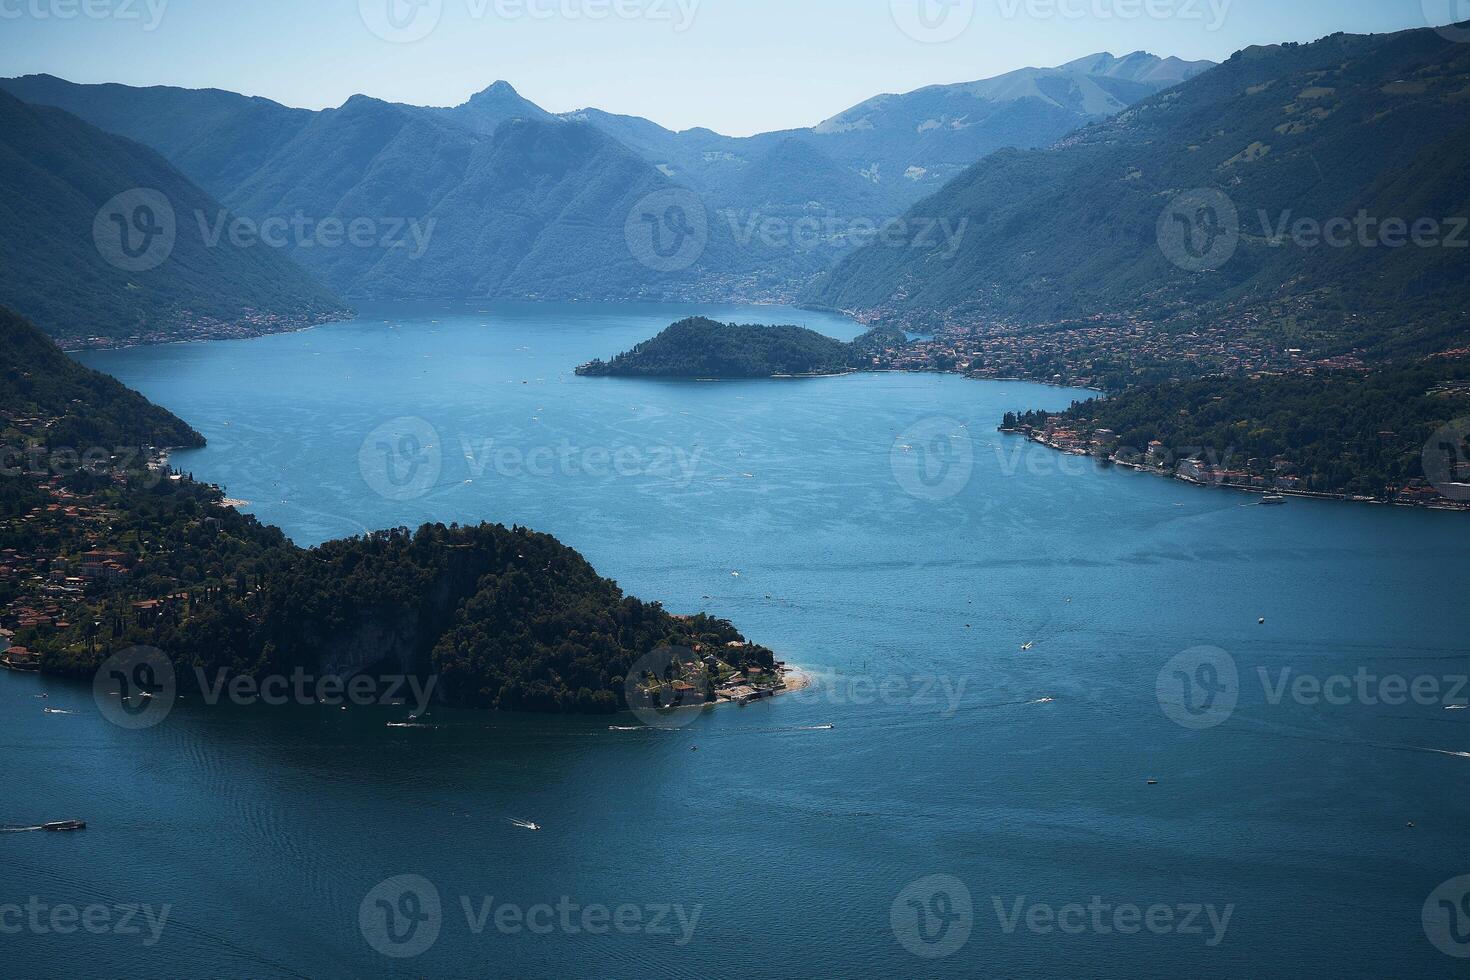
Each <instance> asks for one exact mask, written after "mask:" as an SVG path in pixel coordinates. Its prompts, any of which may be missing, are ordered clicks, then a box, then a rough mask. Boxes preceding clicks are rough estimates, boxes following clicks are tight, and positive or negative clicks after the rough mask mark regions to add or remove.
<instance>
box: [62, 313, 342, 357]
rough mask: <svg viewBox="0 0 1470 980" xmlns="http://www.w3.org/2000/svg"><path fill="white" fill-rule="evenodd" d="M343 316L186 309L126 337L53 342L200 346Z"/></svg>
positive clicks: (81, 346)
mask: <svg viewBox="0 0 1470 980" xmlns="http://www.w3.org/2000/svg"><path fill="white" fill-rule="evenodd" d="M343 315H344V314H342V313H331V314H321V315H316V314H298V315H285V314H280V313H261V312H258V311H255V310H245V311H243V312H241V313H240V315H239V316H235V317H231V318H230V319H228V320H221V319H218V318H216V317H212V316H206V315H203V314H196V313H192V312H190V311H188V310H185V311H183V312H182V313H180V314H179V317H178V319H177V320H176V321H175V322H173V323H170V324H168V325H165V326H159V327H156V328H154V329H152V330H146V331H142V332H140V333H136V334H132V335H130V336H127V337H63V338H58V339H57V341H56V343H57V345H58V346H59V347H61V349H62V350H65V351H79V350H113V349H117V348H121V347H141V346H144V345H147V344H178V343H186V344H187V343H201V342H203V341H206V340H252V339H254V338H256V337H264V336H267V335H268V334H276V333H291V332H293V331H296V330H305V329H307V328H308V327H314V326H319V325H320V324H323V323H329V322H331V321H333V320H337V319H341V317H342V316H343Z"/></svg>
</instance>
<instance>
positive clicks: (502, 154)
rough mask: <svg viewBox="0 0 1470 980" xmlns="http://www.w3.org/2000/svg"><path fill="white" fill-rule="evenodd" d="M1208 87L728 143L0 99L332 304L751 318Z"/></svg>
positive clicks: (993, 103)
mask: <svg viewBox="0 0 1470 980" xmlns="http://www.w3.org/2000/svg"><path fill="white" fill-rule="evenodd" d="M1208 67H1209V65H1208V63H1185V62H1181V61H1178V60H1177V59H1160V58H1156V57H1154V56H1152V55H1147V54H1143V53H1138V54H1134V55H1129V56H1128V57H1126V58H1121V59H1120V58H1114V57H1112V56H1111V55H1096V56H1092V57H1090V58H1085V59H1081V60H1079V61H1077V62H1073V63H1071V64H1068V65H1064V66H1062V67H1060V68H1050V69H1026V70H1023V71H1020V72H1013V73H1011V74H1009V75H1005V76H1001V77H1000V78H996V79H990V80H988V81H984V82H976V83H969V84H965V85H951V86H933V87H930V88H926V89H921V90H920V91H918V92H914V93H910V94H908V95H894V96H880V97H878V98H876V99H873V100H870V101H869V102H866V103H864V104H863V105H861V106H857V107H855V108H853V109H852V110H849V111H848V112H846V113H843V114H841V115H839V116H836V117H834V118H833V119H831V120H828V121H826V122H824V123H822V124H820V125H818V126H815V127H812V128H810V129H805V130H792V131H787V132H780V133H769V134H764V135H761V136H756V137H750V138H743V139H736V138H731V137H725V136H721V135H719V134H716V133H713V132H710V131H708V130H700V129H695V130H689V131H686V132H683V133H674V132H671V131H669V130H666V129H663V128H662V127H659V126H657V125H655V124H654V123H651V122H649V121H648V120H644V119H639V118H635V117H628V116H618V115H613V114H610V113H606V112H602V111H598V110H586V111H583V112H576V113H568V114H564V115H561V116H557V115H553V114H551V113H548V112H546V111H544V110H542V109H541V108H539V107H538V106H535V105H534V104H533V103H531V102H529V101H527V100H526V99H524V98H522V97H521V96H520V95H519V94H517V93H516V91H515V90H514V89H513V88H512V87H511V86H510V85H509V84H507V83H504V82H497V83H496V84H494V85H492V86H490V87H489V88H487V89H486V90H485V91H483V92H481V93H479V94H478V95H476V96H474V97H473V98H471V99H470V100H469V101H468V102H466V103H464V104H463V105H460V106H456V107H451V108H429V107H415V106H405V105H397V104H392V103H387V102H382V101H380V100H376V99H371V98H368V97H365V96H357V97H354V98H352V99H350V100H349V101H348V102H347V103H345V104H344V105H343V106H341V107H339V108H337V109H331V110H324V111H320V112H317V111H309V110H302V109H292V108H288V107H286V106H282V105H279V104H277V103H274V102H271V101H269V100H266V99H260V98H251V97H247V96H243V95H237V94H235V93H230V92H223V91H218V90H186V89H178V88H168V87H154V88H132V87H129V86H123V85H77V84H73V83H70V82H66V81H63V80H61V79H57V78H54V77H51V76H46V75H33V76H27V77H24V78H18V79H9V80H5V81H0V88H4V89H6V90H8V91H9V92H11V93H12V94H13V95H15V96H17V97H19V98H21V99H23V100H26V101H28V102H32V103H37V104H42V105H48V106H55V107H57V108H60V109H64V110H66V111H68V112H72V113H75V114H76V115H77V116H79V117H81V118H82V119H84V120H86V121H87V122H90V123H92V124H93V125H95V126H97V127H99V128H101V129H104V130H107V131H109V132H113V133H117V134H119V135H121V136H125V137H127V138H129V139H133V140H137V141H138V142H141V143H143V144H145V145H147V146H149V147H151V148H152V149H154V150H157V151H158V152H159V153H161V154H162V155H163V156H165V157H167V158H168V160H169V161H171V162H172V163H173V164H174V165H175V166H176V167H177V168H178V169H179V170H180V171H182V173H183V174H184V175H185V176H186V177H187V178H188V179H190V180H192V181H194V182H195V183H197V184H198V185H199V186H200V187H202V188H204V189H205V190H206V191H208V192H209V193H210V194H212V195H214V196H215V197H216V198H218V200H219V201H220V202H221V204H222V205H223V206H224V207H226V208H228V209H229V210H230V212H231V213H233V214H236V215H240V216H243V217H245V218H248V219H250V220H251V221H253V222H256V223H264V222H267V221H269V220H270V219H276V220H277V221H288V222H293V221H294V222H297V225H295V226H294V227H293V230H292V231H291V233H290V234H288V235H286V236H284V240H283V241H282V242H281V244H282V245H283V249H282V251H284V252H285V254H287V255H289V256H290V257H292V258H293V259H295V260H296V262H298V263H300V264H301V265H302V266H303V267H305V268H306V269H307V270H308V271H309V272H310V273H312V274H313V275H314V276H315V277H317V278H318V279H319V280H320V281H321V282H322V283H323V284H325V285H326V286H328V287H330V288H331V289H332V290H335V291H336V292H337V293H338V294H339V295H342V296H345V297H347V298H349V299H406V298H419V299H447V298H468V297H474V298H517V299H560V300H565V299H599V300H613V299H629V298H641V299H735V300H771V299H790V298H792V297H794V296H795V295H796V294H797V293H798V292H800V291H801V290H802V289H804V288H806V287H807V286H808V285H809V284H810V283H811V282H812V281H813V280H814V279H816V278H817V277H818V276H820V275H822V274H824V273H825V272H826V271H828V270H829V269H830V268H832V266H833V265H835V263H836V262H837V261H838V260H839V259H840V258H841V257H842V256H843V255H844V254H846V253H847V252H848V251H850V250H851V249H852V248H853V247H855V246H857V245H859V244H861V242H862V241H863V240H864V238H863V235H864V234H870V233H871V229H873V228H875V227H876V226H878V225H880V224H881V223H882V222H884V221H885V220H887V219H889V218H891V217H892V216H894V215H896V214H898V213H899V212H901V211H902V210H903V209H904V208H905V207H907V206H909V205H911V204H912V203H914V202H915V201H918V200H919V199H921V198H922V197H924V196H925V195H926V194H928V193H930V192H932V191H934V190H935V189H937V188H939V187H940V186H942V184H943V182H944V181H945V180H946V179H947V178H948V177H949V176H951V175H953V174H955V173H958V172H959V171H960V170H961V169H962V168H963V167H965V166H967V165H969V164H970V163H973V162H974V161H975V160H976V159H979V158H980V157H982V156H984V155H985V154H987V153H989V152H992V151H993V150H995V149H996V148H998V147H1002V146H1020V147H1033V146H1040V145H1046V144H1049V143H1051V142H1052V141H1054V140H1055V139H1057V138H1058V137H1060V136H1061V135H1063V134H1065V133H1067V132H1069V131H1071V130H1073V129H1075V128H1076V127H1077V126H1079V125H1083V124H1086V123H1088V122H1090V121H1095V120H1097V119H1101V118H1105V117H1106V116H1108V115H1110V114H1112V113H1115V112H1117V111H1119V110H1121V109H1122V108H1124V107H1126V106H1127V105H1129V104H1131V103H1133V102H1135V101H1137V100H1138V99H1140V98H1143V97H1145V96H1147V95H1150V94H1152V93H1154V92H1157V91H1160V90H1161V89H1163V88H1165V87H1167V86H1169V85H1172V84H1174V83H1176V82H1178V81H1179V80H1181V79H1185V78H1188V77H1192V76H1193V75H1195V74H1198V73H1199V72H1200V71H1203V70H1205V69H1206V68H1208ZM650 195H657V197H654V198H652V199H651V200H652V201H653V203H652V204H651V205H647V206H645V207H644V208H643V212H644V213H639V205H640V202H646V201H649V200H650ZM671 206H672V207H675V208H676V210H674V211H670V210H669V208H670V207H671ZM650 208H651V209H652V210H650ZM655 212H656V213H655ZM674 218H677V219H678V220H679V221H685V220H686V219H687V221H688V223H689V227H688V231H689V234H690V236H692V237H695V238H697V239H698V241H697V242H696V243H695V244H696V246H697V247H695V248H692V249H689V250H688V255H687V256H681V255H679V254H673V255H672V256H670V255H662V256H660V255H657V254H656V255H653V256H648V255H642V254H639V252H638V249H637V248H630V245H629V235H630V234H633V233H634V230H632V229H634V226H636V225H638V223H639V222H640V221H641V220H652V221H653V222H654V229H653V231H654V233H655V234H656V235H659V236H661V237H660V238H656V239H655V241H654V242H653V243H652V244H653V246H654V248H655V250H658V249H659V247H660V246H661V245H662V246H667V247H669V248H674V247H675V246H678V245H679V244H681V243H683V241H684V239H685V238H686V237H689V236H686V235H685V230H684V229H683V228H682V227H680V226H670V227H667V228H666V227H664V226H663V224H661V223H660V222H663V221H665V220H666V219H668V220H672V219H674ZM363 220H367V221H369V222H371V227H370V229H368V232H367V233H366V234H365V235H364V237H363V242H365V244H360V245H358V246H356V247H331V248H324V247H320V245H321V242H320V237H321V236H320V235H319V234H318V231H317V230H318V229H319V228H322V227H324V223H325V226H334V225H336V224H337V223H340V224H341V225H342V226H351V225H352V223H353V222H354V221H359V222H360V221H363ZM369 239H370V241H369ZM674 251H675V253H677V251H678V250H677V248H674ZM665 259H668V261H665ZM40 319H41V320H42V321H43V322H45V321H46V320H47V319H48V318H47V317H46V316H41V317H40Z"/></svg>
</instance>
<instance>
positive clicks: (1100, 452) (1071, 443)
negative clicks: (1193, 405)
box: [1014, 422, 1470, 510]
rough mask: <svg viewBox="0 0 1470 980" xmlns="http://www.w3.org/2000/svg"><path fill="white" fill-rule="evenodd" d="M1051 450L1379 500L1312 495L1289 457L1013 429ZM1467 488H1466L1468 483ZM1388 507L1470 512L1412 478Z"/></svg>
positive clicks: (1065, 429) (1170, 472) (1181, 473)
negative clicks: (1241, 455) (1194, 452)
mask: <svg viewBox="0 0 1470 980" xmlns="http://www.w3.org/2000/svg"><path fill="white" fill-rule="evenodd" d="M1014 431H1016V432H1018V433H1020V434H1022V435H1025V436H1026V437H1027V438H1029V439H1031V440H1032V441H1034V442H1038V443H1040V444H1042V445H1044V446H1046V447H1048V448H1049V449H1055V450H1057V451H1058V452H1064V453H1070V454H1072V455H1076V456H1095V457H1097V458H1098V459H1100V460H1104V461H1106V462H1107V463H1109V464H1112V465H1117V466H1126V467H1130V468H1132V469H1138V470H1145V471H1148V472H1152V473H1156V474H1158V475H1159V476H1167V477H1173V478H1174V479H1176V480H1184V481H1185V482H1188V483H1195V484H1199V485H1201V486H1216V487H1231V488H1235V489H1239V490H1254V491H1259V492H1264V493H1285V494H1303V495H1310V496H1314V497H1326V498H1331V499H1339V500H1348V499H1351V500H1359V501H1373V500H1378V499H1380V498H1375V497H1361V496H1350V495H1347V494H1339V493H1325V492H1320V491H1314V490H1312V488H1311V486H1310V485H1309V484H1308V481H1307V480H1306V479H1304V478H1303V477H1302V475H1301V473H1300V467H1299V466H1298V464H1297V463H1296V462H1294V461H1293V460H1292V459H1290V458H1289V457H1287V456H1275V457H1272V458H1271V459H1254V458H1253V459H1247V460H1245V461H1244V463H1243V465H1235V462H1234V461H1232V460H1226V461H1211V460H1206V459H1203V458H1201V457H1199V456H1190V457H1188V458H1185V459H1179V458H1177V457H1176V456H1175V454H1174V453H1173V452H1171V451H1170V449H1169V448H1168V446H1166V445H1165V444H1164V443H1162V442H1160V441H1158V440H1154V441H1153V442H1150V443H1149V444H1148V445H1147V446H1143V447H1126V446H1121V445H1119V442H1118V435H1117V433H1116V432H1114V431H1113V430H1111V429H1102V428H1099V429H1092V430H1087V429H1085V428H1078V427H1076V426H1067V425H1060V424H1056V423H1054V422H1048V423H1047V424H1046V425H1045V426H1042V427H1036V426H1029V425H1028V426H1021V427H1020V428H1018V429H1016V430H1014ZM1467 486H1470V484H1467ZM1384 496H1385V498H1386V500H1387V502H1389V503H1395V504H1404V505H1411V506H1417V507H1436V508H1441V509H1451V510H1459V509H1470V503H1466V502H1462V501H1456V500H1450V499H1449V498H1447V497H1445V496H1444V494H1443V493H1441V492H1440V490H1439V489H1438V488H1436V487H1435V486H1434V485H1432V484H1431V483H1430V482H1429V481H1427V480H1425V479H1422V478H1416V479H1412V480H1409V481H1407V482H1406V483H1405V484H1403V485H1402V486H1396V485H1395V486H1389V487H1388V488H1387V489H1386V492H1385V495H1384Z"/></svg>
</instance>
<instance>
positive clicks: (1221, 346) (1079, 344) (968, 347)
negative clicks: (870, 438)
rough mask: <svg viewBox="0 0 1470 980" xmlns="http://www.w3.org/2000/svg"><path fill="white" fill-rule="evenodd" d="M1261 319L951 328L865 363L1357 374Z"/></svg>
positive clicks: (1347, 360) (1352, 363)
mask: <svg viewBox="0 0 1470 980" xmlns="http://www.w3.org/2000/svg"><path fill="white" fill-rule="evenodd" d="M1262 325H1263V320H1262V318H1261V317H1260V316H1258V315H1256V314H1250V313H1242V314H1240V315H1239V316H1237V317H1235V318H1233V319H1222V320H1219V321H1212V322H1210V323H1209V324H1205V323H1194V324H1191V325H1189V326H1188V327H1187V328H1180V329H1175V330H1162V329H1160V327H1159V325H1158V324H1157V323H1155V322H1154V321H1152V320H1148V319H1146V318H1144V317H1141V316H1112V315H1103V314H1099V315H1096V316H1092V317H1088V318H1086V319H1082V320H1068V321H1062V322H1058V323H1054V324H1047V325H1043V326H1036V325H1019V324H1010V323H1006V322H1003V321H998V322H994V323H986V324H980V325H976V324H969V323H966V324H947V325H944V326H941V327H937V328H935V329H934V330H933V332H932V333H924V334H920V335H918V336H916V337H915V338H914V339H913V340H912V341H911V342H910V343H908V344H906V345H904V346H901V347H900V346H892V347H885V348H883V349H881V350H877V351H874V352H873V357H872V363H871V367H872V368H873V369H875V370H892V371H954V372H959V373H961V374H964V375H966V376H968V377H973V378H983V379H987V380H998V381H1004V380H1012V379H1015V380H1023V381H1036V382H1040V383H1043V384H1055V385H1063V386H1066V387H1073V388H1092V389H1095V390H1100V391H1102V390H1120V389H1122V388H1125V387H1128V386H1129V385H1131V384H1136V383H1139V382H1146V381H1158V380H1164V379H1165V378H1169V377H1180V376H1185V377H1188V376H1200V375H1206V374H1252V373H1286V372H1291V371H1319V370H1320V371H1325V370H1343V369H1359V368H1362V367H1363V361H1362V360H1361V359H1360V358H1359V357H1358V356H1357V355H1355V354H1342V355H1336V356H1332V357H1313V356H1311V355H1310V354H1308V353H1307V352H1306V351H1304V350H1300V349H1296V348H1290V347H1287V348H1283V347H1282V346H1281V345H1280V344H1274V343H1270V342H1268V341H1267V340H1265V339H1264V338H1261V337H1258V336H1256V334H1257V332H1258V331H1259V329H1260V328H1261V327H1262Z"/></svg>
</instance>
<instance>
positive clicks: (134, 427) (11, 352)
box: [0, 306, 204, 452]
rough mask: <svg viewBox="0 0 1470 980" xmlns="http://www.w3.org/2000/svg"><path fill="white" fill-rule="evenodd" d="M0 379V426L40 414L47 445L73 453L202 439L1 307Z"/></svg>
mask: <svg viewBox="0 0 1470 980" xmlns="http://www.w3.org/2000/svg"><path fill="white" fill-rule="evenodd" d="M0 381H4V384H0V432H3V431H4V430H5V429H8V428H9V427H10V425H11V424H12V423H13V422H14V421H15V420H17V419H30V420H37V419H39V420H41V422H39V423H35V424H38V425H40V426H42V427H43V429H44V432H45V437H44V438H45V442H46V443H47V444H49V445H50V446H52V447H54V448H58V449H60V448H65V447H70V448H72V449H75V450H76V451H77V452H83V451H85V449H86V448H87V447H88V446H100V447H104V448H106V449H108V450H112V449H113V448H115V447H120V446H165V447H191V448H192V447H198V446H202V445H204V437H203V436H201V435H200V434H199V433H197V432H195V431H194V430H193V429H192V428H190V427H189V426H188V425H187V424H186V423H185V422H183V421H182V420H181V419H179V418H177V417H176V416H174V415H173V414H172V413H170V412H168V411H166V410H164V409H162V408H159V407H158V406H156V405H154V404H152V403H151V402H149V401H148V399H146V398H144V397H143V396H142V395H140V394H138V393H137V392H136V391H133V390H132V389H131V388H128V387H126V386H124V385H123V384H122V383H121V382H120V381H118V380H117V379H115V378H112V377H109V376H108V375H105V374H102V373H101V372H98V371H93V370H91V369H90V368H85V367H82V365H80V364H78V363H77V362H76V361H73V360H72V359H71V358H69V357H67V356H66V355H65V354H63V353H62V352H61V350H60V349H59V348H57V346H56V345H55V344H54V343H52V342H51V340H50V339H49V338H48V337H47V336H46V335H45V334H43V333H42V332H41V331H40V330H39V329H38V328H37V327H36V326H35V325H34V324H32V323H30V322H29V321H28V320H26V319H25V318H24V317H22V316H20V315H18V314H17V313H15V312H14V311H13V310H8V309H6V308H5V307H3V306H0ZM78 406H85V411H79V410H78ZM53 420H56V421H53ZM27 428H28V429H30V428H32V426H28V427H27ZM33 434H39V433H33Z"/></svg>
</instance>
